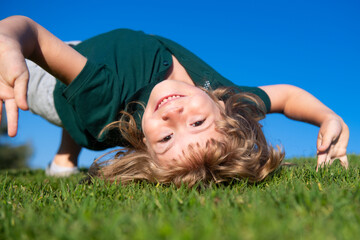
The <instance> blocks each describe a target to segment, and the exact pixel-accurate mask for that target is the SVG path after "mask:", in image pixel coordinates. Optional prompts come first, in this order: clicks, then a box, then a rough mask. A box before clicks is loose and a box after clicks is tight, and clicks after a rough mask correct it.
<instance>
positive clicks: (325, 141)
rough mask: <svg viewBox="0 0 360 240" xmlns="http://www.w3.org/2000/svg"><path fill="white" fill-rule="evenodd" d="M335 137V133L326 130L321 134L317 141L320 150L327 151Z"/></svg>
mask: <svg viewBox="0 0 360 240" xmlns="http://www.w3.org/2000/svg"><path fill="white" fill-rule="evenodd" d="M334 138H335V134H333V133H329V132H326V133H325V134H324V136H322V135H320V136H319V138H318V141H317V149H318V151H319V152H325V151H327V150H328V149H329V148H330V145H331V143H332V142H333V140H334Z"/></svg>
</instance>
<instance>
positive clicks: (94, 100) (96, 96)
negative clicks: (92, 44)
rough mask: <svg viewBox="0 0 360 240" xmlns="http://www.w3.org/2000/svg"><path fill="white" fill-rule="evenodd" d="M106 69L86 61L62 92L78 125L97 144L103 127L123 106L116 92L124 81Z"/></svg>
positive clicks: (112, 119)
mask: <svg viewBox="0 0 360 240" xmlns="http://www.w3.org/2000/svg"><path fill="white" fill-rule="evenodd" d="M117 78H118V76H117V75H116V73H114V72H113V71H112V70H111V69H109V68H107V66H106V65H103V64H96V63H93V62H91V61H90V60H88V61H87V63H86V65H85V67H84V69H83V70H82V71H81V72H80V74H79V75H78V76H77V77H76V78H75V79H74V80H73V82H72V83H71V84H70V85H69V86H67V87H65V88H64V90H63V92H62V95H63V96H64V98H65V99H66V102H67V104H69V105H70V106H71V107H72V109H73V111H72V114H74V115H75V116H74V117H75V118H77V121H78V122H79V124H80V125H81V126H82V128H84V131H86V132H87V133H88V134H90V135H91V136H92V137H93V138H94V139H96V140H97V141H100V142H101V141H103V139H102V138H101V137H100V138H99V133H100V132H101V130H102V129H103V128H104V126H106V125H107V124H109V123H111V122H113V121H114V119H116V118H117V114H118V109H121V108H122V107H123V106H120V105H121V103H123V102H124V101H123V99H122V96H121V93H120V91H118V90H119V89H124V86H120V85H123V82H124V81H120V80H119V79H117Z"/></svg>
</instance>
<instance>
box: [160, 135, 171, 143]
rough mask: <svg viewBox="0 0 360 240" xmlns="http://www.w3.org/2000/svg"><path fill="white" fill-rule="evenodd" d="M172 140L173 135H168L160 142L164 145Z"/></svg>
mask: <svg viewBox="0 0 360 240" xmlns="http://www.w3.org/2000/svg"><path fill="white" fill-rule="evenodd" d="M171 138H172V134H170V135H167V136H166V137H164V138H163V139H161V140H160V141H159V142H162V143H164V142H167V141H169V140H170V139H171Z"/></svg>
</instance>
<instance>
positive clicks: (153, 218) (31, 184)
mask: <svg viewBox="0 0 360 240" xmlns="http://www.w3.org/2000/svg"><path fill="white" fill-rule="evenodd" d="M359 160H360V156H356V155H350V156H349V161H350V166H351V168H350V169H349V170H348V171H346V170H344V169H342V168H341V166H340V165H339V164H335V165H333V166H331V167H329V168H325V169H322V170H321V171H319V172H315V170H314V169H315V162H316V161H315V159H310V158H298V159H291V160H290V161H292V162H296V163H297V166H294V167H283V168H282V169H280V170H278V171H277V172H275V173H274V174H273V175H272V176H271V177H270V178H268V179H267V180H265V181H264V182H261V183H258V184H248V183H246V182H236V183H232V184H230V185H228V186H211V187H209V188H208V189H201V190H199V191H198V190H195V189H187V188H186V187H181V188H180V189H176V188H175V187H174V186H170V187H165V186H155V185H151V184H147V183H134V184H131V185H129V186H126V187H120V186H118V185H108V184H105V183H104V182H101V181H97V182H96V183H95V184H93V185H81V184H78V182H79V180H80V179H82V178H83V176H84V175H78V176H74V177H71V178H68V179H56V178H49V177H46V176H45V174H44V171H41V170H20V171H19V170H17V171H1V172H0V188H1V194H0V239H357V238H358V237H359V236H360V180H359V174H360V163H359Z"/></svg>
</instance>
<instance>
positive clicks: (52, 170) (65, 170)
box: [45, 162, 79, 177]
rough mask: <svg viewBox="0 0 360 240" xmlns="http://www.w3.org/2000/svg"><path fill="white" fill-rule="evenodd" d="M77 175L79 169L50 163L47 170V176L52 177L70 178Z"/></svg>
mask: <svg viewBox="0 0 360 240" xmlns="http://www.w3.org/2000/svg"><path fill="white" fill-rule="evenodd" d="M77 173H79V169H78V168H77V167H62V166H59V165H57V164H56V163H54V162H52V163H50V164H49V165H48V166H47V167H46V170H45V174H46V175H47V176H52V177H68V176H71V175H74V174H77Z"/></svg>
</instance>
